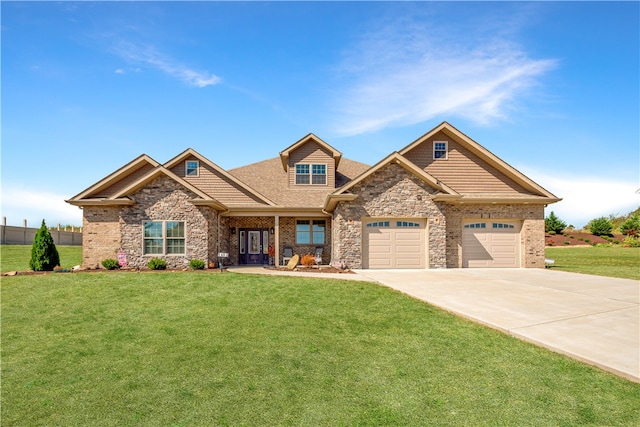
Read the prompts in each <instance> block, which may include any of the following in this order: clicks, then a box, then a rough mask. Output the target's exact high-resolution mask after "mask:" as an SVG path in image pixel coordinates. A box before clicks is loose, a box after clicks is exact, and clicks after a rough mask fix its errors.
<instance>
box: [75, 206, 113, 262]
mask: <svg viewBox="0 0 640 427" xmlns="http://www.w3.org/2000/svg"><path fill="white" fill-rule="evenodd" d="M119 212H120V207H119V206H109V207H96V206H85V207H84V208H83V209H82V227H83V237H82V265H83V266H84V267H85V268H101V267H102V265H101V264H100V262H101V261H102V260H104V259H107V258H113V259H115V258H116V257H117V254H118V249H120V223H119V218H120V215H119Z"/></svg>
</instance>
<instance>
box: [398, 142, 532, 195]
mask: <svg viewBox="0 0 640 427" xmlns="http://www.w3.org/2000/svg"><path fill="white" fill-rule="evenodd" d="M435 141H438V142H441V141H443V142H447V158H446V159H434V158H433V157H434V154H433V148H434V142H435ZM404 156H405V157H406V158H407V159H409V160H410V161H411V162H413V163H415V164H416V165H417V166H418V167H419V168H420V169H422V170H424V171H425V172H427V173H429V174H430V175H432V176H434V177H435V178H437V179H439V180H440V181H442V182H446V183H447V185H449V186H450V187H451V188H453V189H454V190H456V191H457V192H459V193H529V191H527V190H526V189H525V188H524V187H523V186H522V185H520V184H518V183H517V182H515V181H514V180H513V179H512V178H511V177H509V176H507V175H506V174H504V173H503V172H501V171H499V170H498V169H496V168H495V167H494V166H492V165H490V164H489V163H488V162H487V161H486V160H484V159H483V158H481V157H479V156H478V155H477V154H475V153H474V152H472V151H471V150H469V149H468V148H467V147H465V146H464V145H463V144H461V143H460V142H459V141H457V140H456V139H455V138H452V137H451V136H450V135H447V134H446V133H445V132H443V131H440V132H437V133H436V134H434V135H432V136H430V137H429V138H427V139H425V140H424V141H423V142H422V143H421V144H419V145H418V146H416V147H415V148H413V149H412V150H410V151H408V152H407V153H406V154H405V155H404Z"/></svg>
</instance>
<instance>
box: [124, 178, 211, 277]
mask: <svg viewBox="0 0 640 427" xmlns="http://www.w3.org/2000/svg"><path fill="white" fill-rule="evenodd" d="M195 197H196V196H195V194H193V193H191V192H190V191H188V190H186V189H185V188H184V187H183V186H181V185H180V184H178V183H177V182H175V181H174V180H172V179H170V178H167V177H159V178H156V179H154V180H153V181H151V182H150V183H149V184H147V185H146V186H145V187H144V188H142V189H140V190H138V191H137V192H136V193H134V194H133V195H132V199H133V200H135V201H136V204H135V205H132V206H125V207H123V208H122V210H121V212H120V240H121V242H122V248H123V249H124V250H125V252H126V253H127V262H128V265H129V266H130V267H134V268H135V267H141V268H145V267H146V266H147V263H148V262H149V260H150V259H151V258H161V259H164V260H165V261H166V262H167V267H168V268H184V267H188V266H189V261H190V260H191V259H201V260H203V261H205V262H207V261H211V260H215V259H216V256H217V253H211V249H212V248H213V247H215V242H216V241H217V236H218V227H217V220H218V218H217V212H216V211H215V210H214V209H212V208H209V207H206V206H195V205H193V204H192V203H190V202H189V200H191V199H193V198H195ZM145 221H184V222H185V234H186V236H185V237H186V242H185V245H186V248H185V251H186V253H185V254H184V255H143V253H142V247H143V242H142V240H143V223H144V222H145Z"/></svg>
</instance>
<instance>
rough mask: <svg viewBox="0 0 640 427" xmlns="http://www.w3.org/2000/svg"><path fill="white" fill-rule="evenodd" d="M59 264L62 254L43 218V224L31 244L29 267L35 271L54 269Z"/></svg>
mask: <svg viewBox="0 0 640 427" xmlns="http://www.w3.org/2000/svg"><path fill="white" fill-rule="evenodd" d="M58 265H60V255H58V250H57V249H56V245H55V243H53V237H51V233H49V230H47V225H46V224H45V223H44V220H42V225H41V226H40V229H39V230H38V232H37V233H36V237H35V238H34V239H33V245H32V246H31V260H30V261H29V267H30V268H31V269H32V270H33V271H52V270H53V269H54V268H55V267H56V266H58Z"/></svg>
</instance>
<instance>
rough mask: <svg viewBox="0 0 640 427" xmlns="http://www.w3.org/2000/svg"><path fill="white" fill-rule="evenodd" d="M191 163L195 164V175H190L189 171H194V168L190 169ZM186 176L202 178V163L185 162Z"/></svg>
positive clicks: (194, 161) (196, 161)
mask: <svg viewBox="0 0 640 427" xmlns="http://www.w3.org/2000/svg"><path fill="white" fill-rule="evenodd" d="M189 163H195V164H196V167H195V174H190V173H189V170H194V168H190V167H189ZM184 176H186V177H198V176H200V161H199V160H186V161H185V162H184Z"/></svg>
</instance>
